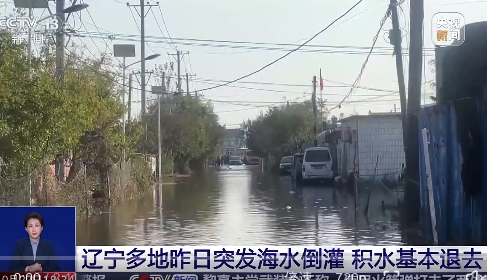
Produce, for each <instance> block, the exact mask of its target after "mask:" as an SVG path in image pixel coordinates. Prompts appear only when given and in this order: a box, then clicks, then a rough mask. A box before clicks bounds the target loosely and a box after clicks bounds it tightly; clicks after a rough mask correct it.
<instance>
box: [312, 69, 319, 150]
mask: <svg viewBox="0 0 487 280" xmlns="http://www.w3.org/2000/svg"><path fill="white" fill-rule="evenodd" d="M311 101H312V104H313V123H314V125H313V135H314V142H313V143H314V146H315V147H317V146H318V138H317V134H316V121H317V114H318V108H317V106H316V76H313V97H312V100H311Z"/></svg>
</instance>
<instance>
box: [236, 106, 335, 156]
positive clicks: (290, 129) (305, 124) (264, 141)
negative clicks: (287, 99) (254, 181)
mask: <svg viewBox="0 0 487 280" xmlns="http://www.w3.org/2000/svg"><path fill="white" fill-rule="evenodd" d="M324 113H326V111H325V112H324ZM324 119H325V120H326V118H324ZM313 125H314V117H313V106H312V103H311V102H310V101H305V102H303V103H292V104H289V103H288V104H287V105H282V106H279V107H273V108H270V109H269V110H268V111H267V112H265V113H261V114H260V115H259V116H258V117H257V118H256V119H254V120H248V121H246V122H245V123H244V128H245V130H246V131H247V134H248V137H247V147H248V148H249V149H250V150H252V151H254V152H256V153H257V154H258V155H259V156H261V157H268V156H270V157H272V158H274V159H278V160H279V159H280V158H281V157H282V156H284V155H289V154H290V153H293V152H295V151H296V149H297V148H300V147H301V145H303V144H304V143H305V142H308V141H310V140H311V139H312V136H313V134H312V132H313Z"/></svg>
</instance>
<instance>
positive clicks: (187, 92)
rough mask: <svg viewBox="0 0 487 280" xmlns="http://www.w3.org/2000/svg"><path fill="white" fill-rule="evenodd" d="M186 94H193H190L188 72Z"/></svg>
mask: <svg viewBox="0 0 487 280" xmlns="http://www.w3.org/2000/svg"><path fill="white" fill-rule="evenodd" d="M186 94H187V95H188V96H191V95H190V94H189V74H188V73H186Z"/></svg>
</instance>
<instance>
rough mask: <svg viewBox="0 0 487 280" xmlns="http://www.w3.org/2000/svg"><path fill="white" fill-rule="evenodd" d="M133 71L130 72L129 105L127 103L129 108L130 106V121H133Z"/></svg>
mask: <svg viewBox="0 0 487 280" xmlns="http://www.w3.org/2000/svg"><path fill="white" fill-rule="evenodd" d="M132 75H133V74H132V73H130V74H129V96H128V99H129V100H128V105H127V108H128V117H127V119H128V121H129V123H130V121H132Z"/></svg>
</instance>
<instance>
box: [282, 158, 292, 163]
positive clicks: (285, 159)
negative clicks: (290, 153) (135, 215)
mask: <svg viewBox="0 0 487 280" xmlns="http://www.w3.org/2000/svg"><path fill="white" fill-rule="evenodd" d="M291 161H292V157H284V158H282V159H281V163H291Z"/></svg>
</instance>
